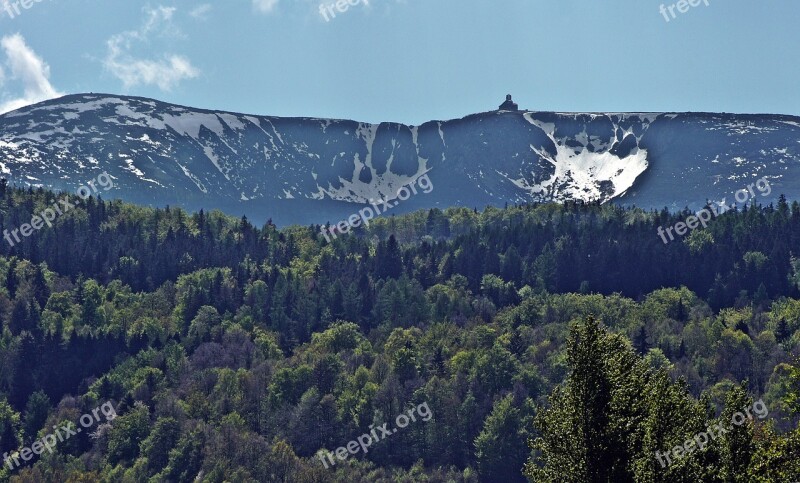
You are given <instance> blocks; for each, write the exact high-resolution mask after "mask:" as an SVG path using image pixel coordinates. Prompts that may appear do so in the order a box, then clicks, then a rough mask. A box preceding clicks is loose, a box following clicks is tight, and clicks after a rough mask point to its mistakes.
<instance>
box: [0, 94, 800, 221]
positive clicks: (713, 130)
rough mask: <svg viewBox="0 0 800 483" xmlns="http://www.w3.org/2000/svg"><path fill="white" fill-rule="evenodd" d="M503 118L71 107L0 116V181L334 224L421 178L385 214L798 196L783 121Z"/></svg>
mask: <svg viewBox="0 0 800 483" xmlns="http://www.w3.org/2000/svg"><path fill="white" fill-rule="evenodd" d="M508 103H510V104H508ZM506 107H514V109H506ZM516 109H518V108H517V107H516V104H515V103H513V101H511V99H510V96H509V98H508V99H507V101H506V102H505V103H503V105H501V106H500V110H497V111H489V112H485V113H480V114H473V115H469V116H466V117H464V118H462V119H455V120H450V121H430V122H426V123H424V124H422V125H419V126H408V125H404V124H398V123H392V122H385V123H380V124H368V123H362V122H357V121H350V120H336V119H318V118H310V117H303V118H282V117H270V116H255V115H245V114H236V113H230V112H218V111H209V110H203V109H194V108H188V107H182V106H177V105H173V104H166V103H163V102H159V101H156V100H152V99H144V98H137V97H127V96H116V95H104V94H79V95H70V96H65V97H62V98H59V99H55V100H51V101H46V102H43V103H40V104H36V105H32V106H28V107H25V108H22V109H19V110H17V111H13V112H10V113H7V114H5V115H3V116H0V172H2V176H4V177H6V178H7V179H9V181H10V182H12V183H16V184H18V185H31V186H45V187H50V188H54V189H56V190H74V189H75V188H76V187H78V186H80V185H81V184H83V183H84V181H85V180H86V179H91V178H92V177H94V176H96V175H97V174H98V173H100V172H102V171H106V172H108V173H109V175H110V176H111V177H112V178H113V180H114V187H115V188H114V190H113V191H110V192H109V195H111V196H113V197H118V198H121V199H124V200H127V201H131V202H135V203H140V204H154V205H159V206H163V205H166V204H170V205H178V206H183V207H185V208H187V209H190V210H196V209H199V208H205V209H207V210H208V209H213V208H220V209H222V210H223V211H227V212H229V213H231V214H234V215H241V214H246V215H247V216H248V217H249V218H250V219H252V220H255V221H264V220H266V219H267V218H273V219H274V220H275V221H276V222H277V223H279V224H291V223H299V224H307V223H324V222H326V221H334V222H335V221H338V220H339V219H341V216H343V215H347V214H350V213H353V212H354V211H356V210H357V208H358V207H360V206H361V205H363V204H366V203H370V202H373V201H375V200H379V199H381V198H385V199H389V200H391V199H393V198H395V197H396V196H397V192H398V190H399V189H400V188H402V187H403V186H406V185H409V184H411V183H413V182H415V181H416V180H417V179H418V178H419V177H421V176H423V175H424V174H428V176H429V177H430V180H431V182H432V185H433V186H434V189H433V191H432V192H431V193H429V194H418V195H414V196H413V197H411V198H410V199H408V200H407V201H404V202H403V203H402V204H401V205H400V206H398V207H397V212H401V211H407V210H413V209H418V208H428V207H440V208H445V207H449V206H468V207H483V206H485V205H495V206H500V205H503V204H505V203H512V204H513V203H528V202H543V201H556V202H563V201H567V200H582V201H587V202H589V201H599V202H608V201H611V200H615V201H618V202H621V203H628V204H633V203H635V204H637V205H638V206H643V207H651V208H662V207H664V206H668V207H671V208H675V209H680V208H683V207H684V206H689V207H699V206H701V205H702V204H704V203H705V201H706V200H711V199H717V197H718V198H722V197H725V196H728V197H731V195H732V193H733V192H735V191H736V190H738V189H741V188H743V187H744V186H746V183H747V182H750V181H753V180H754V179H755V178H756V177H759V178H760V177H763V176H766V177H767V178H768V179H769V180H770V182H771V183H772V185H773V187H775V190H774V191H773V198H774V197H776V196H777V195H778V194H779V193H785V194H787V195H790V196H791V197H792V198H800V176H787V175H789V174H790V172H791V170H793V169H798V168H797V166H798V163H800V150H799V148H800V145H799V143H800V118H797V117H791V116H779V115H734V114H698V113H686V114H678V113H585V114H582V113H553V112H532V111H524V110H523V111H519V110H516ZM759 201H761V202H766V201H768V200H759Z"/></svg>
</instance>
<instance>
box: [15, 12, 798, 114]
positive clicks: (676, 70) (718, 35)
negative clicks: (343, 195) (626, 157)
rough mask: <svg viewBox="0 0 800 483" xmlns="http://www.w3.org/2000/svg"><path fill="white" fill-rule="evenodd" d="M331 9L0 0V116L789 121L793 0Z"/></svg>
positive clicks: (793, 85)
mask: <svg viewBox="0 0 800 483" xmlns="http://www.w3.org/2000/svg"><path fill="white" fill-rule="evenodd" d="M30 1H33V0H30ZM334 1H335V0H322V1H321V0H224V1H218V2H213V3H211V2H202V1H188V0H184V1H179V0H176V1H171V2H168V1H164V2H152V3H142V2H135V1H133V2H132V1H126V2H122V1H116V2H108V1H103V0H69V1H67V0H41V1H40V2H36V3H32V4H30V5H29V7H30V8H28V9H25V8H24V6H23V5H21V4H20V6H19V7H18V8H19V13H16V12H15V9H14V6H13V3H14V2H13V1H11V0H0V10H2V16H0V68H2V72H0V111H2V110H8V109H10V108H13V107H18V106H21V105H25V104H27V103H31V102H38V101H41V100H43V99H46V98H50V97H53V96H57V95H60V94H65V93H80V92H108V93H119V94H130V95H137V96H144V97H153V98H157V99H160V100H164V101H167V102H174V103H177V104H184V105H189V106H194V107H203V108H209V109H221V110H229V111H236V112H246V113H253V114H264V115H279V116H320V117H335V118H349V119H356V120H359V121H370V122H378V121H398V122H405V123H410V124H419V123H422V122H425V121H427V120H431V119H451V118H457V117H461V116H463V115H466V114H469V113H473V112H480V111H485V110H489V109H494V108H496V107H497V105H498V104H499V103H500V101H502V99H503V97H504V96H505V94H507V93H512V94H514V99H515V100H516V101H517V102H518V103H519V104H520V107H522V108H525V109H531V110H556V111H724V112H739V113H753V112H758V113H782V114H793V115H800V94H798V88H799V87H800V82H799V81H798V79H800V62H798V60H797V59H798V53H799V51H800V49H799V47H800V29H798V28H797V19H798V18H800V2H797V1H794V0H781V1H771V0H767V1H764V2H758V3H757V4H756V3H755V2H752V1H751V0H750V1H748V0H708V3H709V5H708V6H706V5H705V4H704V3H702V2H701V3H700V4H699V5H698V6H696V7H692V8H689V9H688V11H686V12H685V13H680V11H679V10H678V9H677V8H675V7H673V10H672V11H673V13H674V14H675V17H674V18H672V17H671V15H670V13H669V10H668V7H670V6H672V5H673V4H675V3H677V0H675V1H672V0H670V1H664V0H608V1H605V2H596V1H590V0H580V1H578V0H499V1H498V0H491V1H489V0H485V1H475V0H368V5H367V4H364V0H351V1H353V2H356V1H358V3H356V5H353V6H349V9H348V10H347V11H346V12H343V13H342V12H338V11H336V10H334V12H335V13H336V17H335V18H331V17H330V14H328V15H329V18H328V21H326V20H325V18H324V17H323V15H322V14H321V13H320V4H321V3H322V4H325V5H329V4H332V3H333V2H334ZM697 1H700V0H697ZM6 2H8V3H10V5H9V6H8V7H9V8H10V9H11V11H12V13H14V17H13V18H12V17H11V16H10V15H9V14H8V13H7V12H6V11H5V8H3V7H4V6H5V4H6ZM662 4H663V5H664V6H665V11H664V13H662V12H661V11H660V6H661V5H662ZM334 8H335V7H334ZM667 18H669V21H667Z"/></svg>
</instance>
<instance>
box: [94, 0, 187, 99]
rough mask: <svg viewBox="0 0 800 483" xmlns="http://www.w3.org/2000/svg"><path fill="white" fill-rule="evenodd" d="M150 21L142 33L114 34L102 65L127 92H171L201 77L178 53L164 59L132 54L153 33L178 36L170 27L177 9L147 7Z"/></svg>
mask: <svg viewBox="0 0 800 483" xmlns="http://www.w3.org/2000/svg"><path fill="white" fill-rule="evenodd" d="M144 12H145V14H146V15H147V18H146V19H145V22H144V24H143V25H142V27H141V28H140V29H139V30H130V31H127V32H122V33H120V34H117V35H114V36H113V37H111V38H110V39H108V41H107V42H106V46H107V47H108V53H107V54H106V58H105V61H104V62H103V65H104V66H105V68H106V69H108V70H109V71H110V72H111V73H112V74H113V75H114V76H115V77H117V78H118V79H120V80H121V81H122V84H123V86H124V87H125V89H129V88H131V87H134V86H137V85H155V86H158V88H159V89H161V90H162V91H168V90H171V89H172V88H173V87H175V86H176V85H177V84H179V83H180V82H181V81H183V80H186V79H193V78H195V77H197V76H198V75H200V71H198V70H197V69H196V68H195V67H194V66H193V65H192V63H191V61H190V60H189V59H188V58H186V57H184V56H182V55H177V54H166V53H165V54H164V55H163V56H162V57H161V58H156V59H142V58H136V57H134V56H133V55H132V54H131V49H132V48H133V45H134V44H135V43H147V42H148V41H149V38H150V35H151V34H152V33H154V32H156V33H161V34H169V33H175V32H176V31H175V30H174V28H173V27H172V25H171V20H172V16H173V15H174V13H175V8H174V7H163V6H159V7H157V8H145V9H144Z"/></svg>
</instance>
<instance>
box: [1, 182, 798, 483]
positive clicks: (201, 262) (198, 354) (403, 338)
mask: <svg viewBox="0 0 800 483" xmlns="http://www.w3.org/2000/svg"><path fill="white" fill-rule="evenodd" d="M64 196H66V195H60V194H56V193H52V192H48V191H41V190H40V191H32V190H24V191H23V190H18V189H12V188H10V187H8V186H6V185H5V183H3V184H0V231H3V230H12V229H14V228H17V227H19V226H20V225H22V224H24V223H28V222H29V221H30V220H31V219H32V217H33V216H34V215H36V214H37V213H41V212H42V211H43V210H44V209H45V208H46V207H47V206H51V205H53V203H54V202H56V200H58V199H63V198H64ZM69 199H70V200H71V202H73V203H74V204H75V206H76V208H75V209H73V210H70V211H68V212H65V213H64V214H63V215H62V216H60V217H58V218H57V219H56V220H55V221H54V223H53V226H52V227H45V228H43V229H42V230H40V231H37V232H35V233H32V234H31V235H30V236H27V237H24V238H22V240H21V242H19V243H15V244H14V246H11V244H10V243H7V242H6V241H3V242H0V282H1V283H0V285H2V288H0V319H1V320H2V336H0V454H3V457H4V458H5V457H6V456H5V455H6V454H9V455H12V456H13V455H15V454H17V453H16V452H18V451H19V450H20V449H21V448H26V447H33V448H34V449H35V445H34V443H35V442H37V441H39V440H43V439H44V438H45V437H46V436H47V435H48V434H50V433H52V432H53V429H51V428H53V427H54V426H59V427H60V426H62V425H63V424H65V423H68V422H70V421H71V422H73V423H76V422H77V421H78V420H79V418H81V415H85V414H87V413H91V411H92V410H93V409H95V408H98V407H100V406H102V405H103V404H105V403H110V406H109V407H113V409H114V413H115V415H116V417H115V418H114V419H113V420H108V421H106V422H102V424H98V425H97V426H96V427H93V428H92V429H91V430H87V431H84V432H81V433H79V434H75V435H73V436H72V437H70V438H68V439H66V440H64V441H59V442H58V443H57V444H56V445H55V447H54V449H53V451H52V452H50V451H40V452H41V453H42V454H41V455H37V456H35V457H33V458H30V460H26V461H24V464H22V465H19V466H16V465H14V464H11V463H6V461H11V459H7V460H4V464H5V466H4V467H3V469H2V470H0V481H15V482H28V481H30V482H39V481H54V482H55V481H59V482H60V481H75V482H78V481H109V482H111V481H114V482H116V481H131V482H146V481H153V482H160V481H170V482H190V481H208V482H223V481H237V482H238V481H254V482H270V481H275V482H290V481H291V482H295V481H297V482H317V481H319V482H323V481H341V482H359V481H364V482H375V481H379V482H381V481H387V482H388V481H401V482H416V481H431V482H445V481H465V482H478V481H486V482H496V481H501V482H514V481H526V479H528V480H530V481H553V482H556V481H559V482H561V481H569V482H572V481H574V482H585V481H592V482H605V481H614V482H619V481H623V482H624V481H648V482H650V481H652V482H662V481H663V482H667V481H669V482H672V481H687V482H688V481H720V482H732V481H737V482H738V481H742V482H749V481H763V482H772V481H793V480H792V479H795V480H796V479H798V478H800V463H798V461H800V429H798V424H797V422H798V414H799V413H800V369H798V365H800V364H798V359H797V358H798V355H800V300H798V299H800V290H799V289H798V287H799V286H800V260H798V259H795V258H794V256H795V255H797V254H798V253H800V205H798V204H797V203H793V204H791V205H789V204H788V203H786V202H785V200H783V198H782V199H781V201H780V202H779V203H778V204H777V206H771V205H770V206H756V207H748V208H746V209H741V210H733V211H730V212H727V213H725V214H723V215H721V216H719V217H718V218H716V219H714V220H713V221H712V222H711V223H710V224H709V226H708V228H705V229H697V230H694V231H693V232H692V233H691V234H689V235H687V236H686V237H685V238H683V239H680V240H676V241H674V242H671V243H668V244H664V243H663V242H662V239H661V238H659V236H658V235H657V228H658V227H659V226H664V227H666V226H672V225H674V224H675V223H677V222H678V221H681V220H684V219H686V218H687V217H688V216H689V215H690V214H691V213H688V212H686V213H678V214H671V213H668V212H666V211H664V212H647V211H642V210H639V209H633V208H620V207H615V206H610V205H603V206H600V205H584V204H574V203H569V204H566V205H555V204H546V205H537V206H527V205H526V206H519V207H508V208H506V209H494V208H487V209H486V210H484V211H482V212H479V211H477V210H469V209H448V210H445V211H440V210H430V211H420V212H417V213H413V214H410V215H405V216H402V217H391V218H383V219H378V220H374V221H373V222H372V224H371V225H370V226H369V227H367V228H361V229H358V230H356V231H355V232H354V233H353V234H351V235H344V236H339V237H338V238H336V239H335V240H333V241H332V243H328V242H326V241H325V238H324V237H323V236H322V235H321V233H320V227H319V226H311V227H293V228H288V229H283V230H279V229H277V228H276V227H275V226H274V225H272V224H270V223H268V224H267V225H265V226H263V227H255V226H253V225H252V224H251V223H249V222H248V220H247V219H246V218H242V219H236V218H231V217H227V216H225V215H223V214H221V213H219V212H212V213H204V212H199V213H196V214H187V213H185V212H183V211H181V210H176V209H161V210H154V209H150V208H142V207H138V206H133V205H129V204H124V203H121V202H105V201H102V200H99V199H95V198H89V199H87V200H85V201H84V200H81V199H80V198H79V197H71V198H69ZM757 401H761V402H763V405H764V406H765V407H766V408H767V409H768V413H769V415H768V416H767V417H765V418H761V417H760V416H759V417H753V418H750V419H749V420H748V421H747V422H745V423H744V424H743V425H741V426H737V427H736V428H734V429H732V430H730V431H728V432H727V433H725V434H721V435H720V436H719V437H717V438H715V439H713V441H711V442H709V443H708V444H707V445H706V446H705V447H704V448H702V449H698V450H696V451H694V452H690V453H689V454H687V455H685V456H684V457H682V458H678V457H673V458H672V462H671V464H669V465H666V466H665V465H662V464H660V462H659V459H658V458H657V456H656V452H657V451H661V452H664V451H669V450H670V449H671V448H673V447H675V446H676V445H682V444H683V443H684V441H686V440H690V439H692V438H693V437H694V436H695V435H696V434H697V433H699V432H701V431H705V428H708V427H709V426H712V425H714V424H722V423H724V422H725V420H728V421H729V420H730V419H731V415H733V414H734V413H736V412H739V411H743V410H744V409H745V408H747V407H756V406H753V404H754V403H755V402H757ZM421 408H427V410H429V411H428V412H427V413H426V412H422V410H421ZM413 409H416V410H417V413H416V418H415V419H413V420H411V421H407V423H408V424H406V425H405V426H403V425H400V424H399V423H396V422H398V421H399V420H400V419H399V417H398V415H403V414H406V415H409V414H411V413H410V410H413ZM103 414H105V413H103ZM425 414H428V415H429V417H427V416H426V417H421V416H424V415H425ZM406 419H408V418H406ZM386 423H389V426H388V427H389V428H392V427H394V426H397V427H396V428H395V429H396V431H394V432H392V431H390V432H389V433H390V434H388V435H387V434H383V435H381V434H380V433H378V432H377V429H378V428H381V427H382V426H383V427H385V425H386ZM365 435H370V436H371V440H372V442H371V444H370V445H369V446H368V447H366V446H365V445H363V444H361V445H357V446H360V449H358V450H356V451H355V452H354V451H353V450H352V449H350V446H351V445H350V444H349V443H351V442H353V441H359V442H360V443H363V441H364V440H363V439H362V440H359V438H360V437H362V436H365ZM376 435H377V436H378V437H375V436H376ZM384 439H385V440H384ZM341 448H346V449H345V451H344V455H346V457H345V458H341V457H340V455H341V454H342V453H341V452H340V451H337V449H341ZM320 450H323V452H322V453H319V452H320ZM328 452H330V453H331V454H332V455H334V456H332V457H330V458H328V457H327V456H325V455H326V454H328ZM21 454H24V453H21ZM12 459H13V458H12ZM18 459H19V460H20V461H22V458H18Z"/></svg>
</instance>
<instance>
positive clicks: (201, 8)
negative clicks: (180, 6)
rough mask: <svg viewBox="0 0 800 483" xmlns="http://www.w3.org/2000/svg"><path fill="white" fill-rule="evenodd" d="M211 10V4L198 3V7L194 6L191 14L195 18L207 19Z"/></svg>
mask: <svg viewBox="0 0 800 483" xmlns="http://www.w3.org/2000/svg"><path fill="white" fill-rule="evenodd" d="M210 11H211V4H210V3H204V4H202V5H198V6H197V7H195V8H193V9H192V11H191V12H189V15H190V16H191V17H193V18H196V19H198V20H205V19H207V18H208V12H210Z"/></svg>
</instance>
